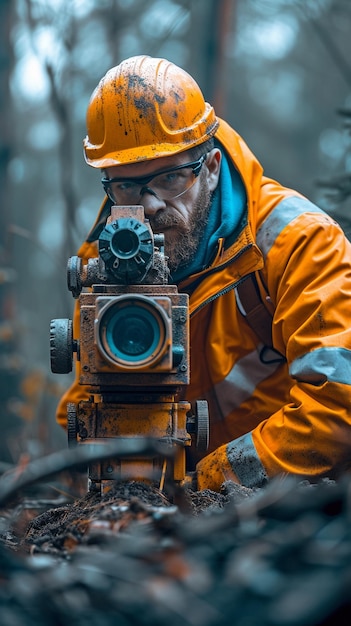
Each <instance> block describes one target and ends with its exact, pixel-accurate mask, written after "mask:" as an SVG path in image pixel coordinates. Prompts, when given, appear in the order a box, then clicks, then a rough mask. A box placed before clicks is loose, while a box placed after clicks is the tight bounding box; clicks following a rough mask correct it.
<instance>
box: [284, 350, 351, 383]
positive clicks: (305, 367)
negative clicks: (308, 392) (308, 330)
mask: <svg viewBox="0 0 351 626" xmlns="http://www.w3.org/2000/svg"><path fill="white" fill-rule="evenodd" d="M289 373H290V376H292V378H296V379H297V380H298V381H299V382H306V383H311V384H312V385H322V384H323V383H325V382H326V381H329V382H332V383H342V384H344V385H351V350H347V349H346V348H333V347H327V348H317V349H316V350H313V351H312V352H308V353H307V354H304V355H303V356H300V357H298V358H297V359H295V361H293V362H292V363H291V365H290V368H289Z"/></svg>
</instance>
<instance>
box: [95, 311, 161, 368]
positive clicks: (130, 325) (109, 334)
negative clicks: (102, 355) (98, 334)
mask: <svg viewBox="0 0 351 626" xmlns="http://www.w3.org/2000/svg"><path fill="white" fill-rule="evenodd" d="M160 335H161V333H160V327H159V325H158V323H157V321H156V320H155V318H154V317H153V316H152V315H151V314H150V312H149V311H147V310H145V309H141V308H140V307H131V306H128V307H124V308H123V309H122V310H119V311H116V312H115V313H114V314H113V315H112V316H111V318H110V320H109V322H108V324H107V327H106V341H107V343H108V345H109V346H110V348H111V351H112V352H113V353H114V354H115V355H116V356H117V357H119V358H122V359H127V360H128V361H133V360H135V359H137V360H139V359H140V357H141V356H142V357H143V358H144V359H145V358H148V357H150V356H151V355H152V354H153V353H154V351H155V349H156V348H157V346H158V344H159V341H160Z"/></svg>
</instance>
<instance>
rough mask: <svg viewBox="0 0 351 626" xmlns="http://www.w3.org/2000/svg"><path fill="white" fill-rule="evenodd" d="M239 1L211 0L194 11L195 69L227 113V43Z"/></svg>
mask: <svg viewBox="0 0 351 626" xmlns="http://www.w3.org/2000/svg"><path fill="white" fill-rule="evenodd" d="M236 3H237V0H210V1H208V2H206V3H205V2H203V3H201V8H200V9H199V6H200V5H199V4H197V6H196V7H195V8H194V10H193V11H192V35H193V36H194V38H195V43H194V44H193V50H194V54H193V57H192V67H191V69H190V72H192V73H193V74H194V76H195V78H196V79H197V81H198V82H199V84H200V86H201V88H202V91H203V93H204V95H205V98H206V100H208V101H209V102H210V103H211V104H212V105H213V106H214V108H215V111H216V113H217V114H218V115H220V116H224V114H225V108H226V99H227V98H226V97H227V93H226V85H227V65H226V46H227V41H228V38H229V35H230V33H231V32H232V31H233V24H234V21H235V10H236Z"/></svg>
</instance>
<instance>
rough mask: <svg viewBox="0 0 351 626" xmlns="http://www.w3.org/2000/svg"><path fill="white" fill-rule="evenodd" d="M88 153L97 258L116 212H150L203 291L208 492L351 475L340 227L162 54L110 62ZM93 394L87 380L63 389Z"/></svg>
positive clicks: (203, 473) (199, 362)
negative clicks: (97, 190)
mask: <svg viewBox="0 0 351 626" xmlns="http://www.w3.org/2000/svg"><path fill="white" fill-rule="evenodd" d="M87 131H88V134H87V137H86V139H85V141H84V151H85V158H86V161H87V163H88V164H89V165H91V166H92V167H94V168H100V169H101V170H102V176H103V179H102V182H103V186H104V189H105V192H106V194H107V198H108V199H109V200H107V199H106V201H105V202H104V204H103V206H102V209H101V212H100V215H99V216H98V219H97V222H96V224H95V226H94V228H93V230H92V231H91V233H90V236H89V237H88V240H87V242H86V243H85V244H84V245H83V247H82V249H81V251H80V255H81V256H83V257H85V258H88V257H89V256H91V255H96V243H95V241H96V239H97V237H98V234H99V232H100V230H101V228H102V226H103V224H104V222H105V221H106V218H107V215H108V213H109V209H110V206H111V203H113V204H117V205H118V204H120V205H123V204H142V205H143V206H144V209H145V214H146V217H148V218H149V220H150V223H151V226H152V228H153V229H154V231H155V232H163V233H164V234H165V250H166V254H167V255H168V256H169V258H170V263H169V266H170V270H171V280H172V281H173V282H175V283H176V284H177V285H178V288H179V291H186V292H188V293H189V295H190V311H191V356H192V361H191V384H190V386H189V389H188V390H187V399H188V400H190V401H191V400H194V399H200V398H205V399H207V400H208V403H209V409H210V422H211V424H210V449H209V454H208V455H207V456H205V457H204V458H203V459H201V460H200V461H199V462H198V464H197V467H196V469H197V479H198V487H199V489H204V488H210V489H214V490H219V489H220V486H221V484H222V483H223V481H224V480H226V479H231V480H234V481H237V482H239V483H241V484H242V485H245V486H247V487H258V486H262V485H263V484H265V482H266V481H267V480H269V479H270V478H271V477H273V476H276V475H283V474H287V473H291V474H294V475H297V476H299V477H301V478H307V479H309V480H318V479H319V478H321V477H323V476H329V477H337V476H338V475H340V474H341V473H342V472H344V471H345V469H346V468H348V467H349V465H350V444H351V429H350V422H351V410H350V407H351V330H350V322H349V320H350V314H349V311H350V302H351V246H350V243H349V242H348V241H347V239H346V238H345V237H344V235H343V232H342V230H341V229H340V227H339V226H338V225H337V224H336V223H335V222H334V221H333V220H332V219H331V218H330V217H328V216H327V215H326V214H325V213H324V212H323V211H322V210H320V209H319V208H318V207H316V206H315V205H313V204H312V203H311V202H309V201H308V200H307V199H306V198H304V197H303V196H302V195H300V194H299V193H297V192H296V191H294V190H292V189H287V188H285V187H283V186H281V185H280V184H279V183H278V182H276V181H274V180H271V179H268V178H267V177H265V176H264V174H263V170H262V167H261V165H260V163H259V162H258V161H257V159H256V158H255V157H254V155H253V154H252V153H251V152H250V150H249V149H248V147H247V146H246V144H245V143H244V142H243V140H242V139H241V138H240V137H239V136H238V134H237V133H236V132H235V131H234V130H233V129H232V128H231V127H230V126H229V125H228V124H227V123H226V122H224V121H223V120H221V119H218V118H217V117H216V116H215V113H214V110H213V108H212V107H211V106H210V105H209V104H208V103H205V102H204V99H203V96H202V93H201V91H200V88H199V86H198V85H197V84H196V82H195V81H194V80H193V79H192V78H191V77H190V76H189V75H188V74H187V73H186V72H184V71H183V70H182V69H180V68H179V67H177V66H176V65H174V64H172V63H169V62H168V61H166V60H164V59H154V58H151V57H147V56H138V57H133V58H130V59H127V60H125V61H123V62H122V63H121V64H120V65H119V66H117V67H115V68H112V69H111V70H110V71H109V72H108V73H107V74H106V76H105V77H104V78H103V79H102V80H101V82H100V83H99V85H98V87H97V88H96V90H95V91H94V93H93V95H92V98H91V101H90V104H89V107H88V113H87ZM79 398H82V388H81V387H79V386H78V385H77V384H75V385H74V386H73V388H72V389H71V390H69V392H68V393H67V394H66V395H65V397H64V398H63V401H62V402H61V405H60V407H59V411H58V420H59V422H60V423H61V424H64V422H65V403H66V402H67V400H77V399H79Z"/></svg>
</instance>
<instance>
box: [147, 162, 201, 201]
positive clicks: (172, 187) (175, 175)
mask: <svg viewBox="0 0 351 626" xmlns="http://www.w3.org/2000/svg"><path fill="white" fill-rule="evenodd" d="M194 180H195V175H194V173H193V170H192V169H191V167H185V168H184V169H181V170H176V171H174V172H167V173H165V174H159V175H158V176H155V178H153V179H152V181H151V182H150V184H149V185H148V186H149V187H151V188H152V190H153V191H155V193H156V194H157V195H158V196H159V197H160V198H164V199H165V200H170V199H171V198H175V197H176V196H180V195H181V194H182V193H184V191H186V190H187V189H189V187H191V185H192V184H193V182H194Z"/></svg>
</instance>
